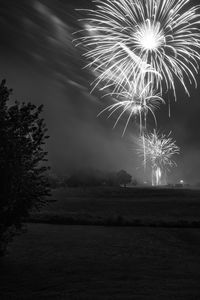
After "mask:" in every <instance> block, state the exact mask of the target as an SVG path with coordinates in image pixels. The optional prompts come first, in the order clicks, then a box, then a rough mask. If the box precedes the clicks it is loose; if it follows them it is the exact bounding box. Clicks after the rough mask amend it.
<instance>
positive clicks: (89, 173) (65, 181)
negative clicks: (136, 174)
mask: <svg viewBox="0 0 200 300" xmlns="http://www.w3.org/2000/svg"><path fill="white" fill-rule="evenodd" d="M48 177H49V182H50V185H51V187H52V188H58V187H84V186H86V187H89V186H120V185H123V186H126V185H127V184H132V185H137V184H138V183H137V180H136V179H132V176H131V175H130V174H128V173H127V172H126V171H125V170H120V171H118V172H106V171H100V170H93V169H86V170H79V171H76V172H73V173H72V174H71V175H69V176H63V177H59V176H57V175H56V174H53V173H49V176H48Z"/></svg>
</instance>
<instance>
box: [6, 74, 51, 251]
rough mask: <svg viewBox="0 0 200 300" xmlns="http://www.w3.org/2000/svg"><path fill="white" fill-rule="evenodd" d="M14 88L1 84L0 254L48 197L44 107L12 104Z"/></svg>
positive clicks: (29, 104)
mask: <svg viewBox="0 0 200 300" xmlns="http://www.w3.org/2000/svg"><path fill="white" fill-rule="evenodd" d="M11 93H12V90H11V89H8V88H7V86H6V81H5V80H3V81H2V82H1V84H0V253H1V254H2V253H4V251H5V248H6V245H7V243H8V241H9V239H10V238H11V237H12V235H13V234H14V233H15V231H16V230H18V229H20V228H21V224H22V221H23V218H24V217H26V216H28V213H29V211H30V209H31V208H33V207H37V208H39V207H40V206H41V205H42V204H43V203H44V196H46V195H48V194H49V187H48V181H47V178H46V175H45V172H46V170H47V169H48V167H46V166H45V164H44V162H45V161H46V155H47V152H45V151H44V149H43V148H44V144H45V140H46V139H47V138H48V136H47V135H46V131H47V128H46V125H45V123H44V119H42V118H41V117H40V114H41V112H42V108H43V106H42V105H41V106H39V107H36V106H35V105H33V104H31V103H27V104H25V103H22V104H20V103H19V102H17V101H16V102H15V103H14V104H11V105H10V104H9V103H8V101H9V97H10V94H11Z"/></svg>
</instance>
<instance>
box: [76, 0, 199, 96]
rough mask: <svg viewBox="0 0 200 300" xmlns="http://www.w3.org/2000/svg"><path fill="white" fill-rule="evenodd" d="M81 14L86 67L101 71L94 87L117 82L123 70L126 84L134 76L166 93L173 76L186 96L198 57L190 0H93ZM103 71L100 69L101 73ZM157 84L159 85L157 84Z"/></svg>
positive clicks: (171, 86) (196, 21) (194, 15)
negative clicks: (83, 19)
mask: <svg viewBox="0 0 200 300" xmlns="http://www.w3.org/2000/svg"><path fill="white" fill-rule="evenodd" d="M94 2H96V9H95V10H87V13H88V17H87V18H86V19H85V22H86V26H85V29H84V30H83V31H84V36H83V37H81V38H80V43H82V44H83V46H84V47H85V49H87V50H86V53H85V57H86V58H87V59H89V60H90V63H89V66H91V67H93V69H95V70H96V71H98V70H101V75H100V76H99V77H98V79H97V81H96V84H98V83H99V82H100V81H103V80H105V81H106V84H109V82H110V81H112V76H111V74H116V76H117V77H119V81H120V80H121V82H123V80H124V77H123V74H119V70H123V73H125V74H126V77H128V78H129V80H130V81H132V78H133V76H134V74H138V76H141V77H145V78H146V81H147V82H149V81H151V82H153V86H154V88H155V89H158V90H160V91H162V88H163V86H164V88H166V89H172V90H173V92H174V95H175V97H176V91H175V84H174V80H175V78H177V79H178V80H179V81H180V82H181V84H182V85H183V87H184V89H185V91H186V92H187V93H188V95H189V92H188V89H187V86H186V81H187V79H188V81H189V82H190V83H192V81H193V82H194V83H195V85H196V84H197V83H196V79H195V76H194V74H195V73H197V71H198V61H199V59H200V54H199V52H198V50H199V49H200V31H199V28H198V24H199V23H200V15H199V14H198V13H197V8H198V6H194V7H189V6H188V4H189V2H190V0H148V1H146V0H117V1H115V0H104V1H103V0H96V1H94ZM102 70H103V71H102ZM162 83H163V84H162Z"/></svg>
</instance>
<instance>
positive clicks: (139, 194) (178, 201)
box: [31, 188, 200, 227]
mask: <svg viewBox="0 0 200 300" xmlns="http://www.w3.org/2000/svg"><path fill="white" fill-rule="evenodd" d="M31 221H32V222H47V223H53V224H54V223H59V224H79V225H83V224H89V225H134V226H136V225H137V226H141V225H142V226H146V225H147V226H161V225H162V226H172V227H174V226H178V227H180V226H181V227H188V226H191V227H200V190H192V189H165V188H161V189H153V188H145V189H142V188H82V189H81V188H79V189H73V188H68V189H60V190H55V191H54V192H53V195H52V197H51V199H50V200H49V202H48V203H47V205H46V206H45V207H44V208H43V209H42V210H41V212H40V213H38V212H34V213H33V214H32V217H31Z"/></svg>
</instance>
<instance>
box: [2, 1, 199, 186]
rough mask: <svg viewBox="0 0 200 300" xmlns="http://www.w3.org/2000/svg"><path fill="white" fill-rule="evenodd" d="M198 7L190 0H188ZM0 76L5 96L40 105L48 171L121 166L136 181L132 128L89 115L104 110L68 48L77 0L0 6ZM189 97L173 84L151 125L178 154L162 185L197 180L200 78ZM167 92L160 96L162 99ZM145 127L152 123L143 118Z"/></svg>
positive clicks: (137, 163) (139, 174) (87, 3)
mask: <svg viewBox="0 0 200 300" xmlns="http://www.w3.org/2000/svg"><path fill="white" fill-rule="evenodd" d="M193 3H195V4H198V1H193ZM0 5H1V10H0V36H1V42H0V78H1V79H3V78H6V80H7V85H8V86H9V87H10V88H13V89H14V92H13V99H17V100H19V101H31V102H33V103H35V104H41V103H43V104H44V114H43V115H44V118H45V120H46V123H47V127H48V129H49V135H50V139H49V141H48V143H47V150H48V151H49V163H50V165H51V166H52V169H53V171H54V172H56V173H58V174H61V175H67V174H70V173H71V172H72V171H73V170H78V169H80V168H87V167H92V168H97V169H103V170H110V171H115V170H116V171H117V170H120V169H125V170H127V171H128V172H130V173H131V174H132V175H133V176H134V177H138V178H142V176H143V168H142V167H141V161H139V160H138V158H137V157H136V153H135V148H136V144H135V143H134V141H135V136H136V135H137V133H138V125H137V124H136V122H135V121H134V120H132V122H131V123H130V125H129V127H128V130H127V132H126V135H125V136H124V137H123V138H122V131H123V125H124V123H123V121H122V122H120V123H119V126H118V127H117V128H116V129H115V130H113V129H112V127H113V124H114V122H115V119H112V118H111V119H109V120H107V119H106V115H102V116H101V117H99V118H97V114H98V113H99V112H100V111H101V110H102V109H103V108H105V106H106V105H109V104H110V102H109V99H107V100H106V99H101V97H100V94H99V93H98V92H96V93H94V94H92V95H90V93H89V92H90V90H91V87H90V82H91V79H92V78H91V77H92V76H91V74H89V71H87V70H83V69H82V67H83V66H84V64H85V63H86V62H84V61H83V59H82V57H81V49H76V48H75V47H74V46H73V45H72V40H73V38H74V37H73V32H74V31H76V30H77V29H78V26H79V25H80V24H79V23H78V22H77V19H78V18H80V13H78V12H77V11H75V8H86V7H87V8H88V7H90V5H91V1H89V0H88V1H86V0H85V1H83V0H79V1H78V0H73V1H72V0H48V1H47V0H46V1H45V0H43V1H42V0H41V1H39V0H36V1H35V0H18V1H16V0H4V1H0ZM197 82H198V84H199V87H198V89H195V88H194V86H191V87H190V92H191V97H190V98H188V96H187V95H186V94H185V92H184V91H183V89H182V88H181V87H180V86H179V85H178V86H177V102H176V103H175V102H174V100H173V99H172V100H171V110H172V113H171V118H169V117H168V106H167V105H165V106H162V107H161V109H160V110H159V111H157V114H156V116H157V120H158V128H159V129H160V131H162V132H165V133H168V132H169V131H171V130H172V132H173V137H174V139H175V140H176V142H177V145H178V146H180V148H181V154H180V155H179V156H176V157H175V160H176V162H177V164H178V167H177V168H175V169H173V170H172V172H171V174H170V175H169V177H170V178H169V181H179V180H180V179H184V180H185V181H186V182H190V183H196V182H200V77H199V76H198V78H197ZM170 98H171V95H170V93H167V94H165V95H164V99H165V100H166V102H167V101H168V100H169V99H170ZM149 123H150V126H151V124H153V120H151V118H150V119H149Z"/></svg>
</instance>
